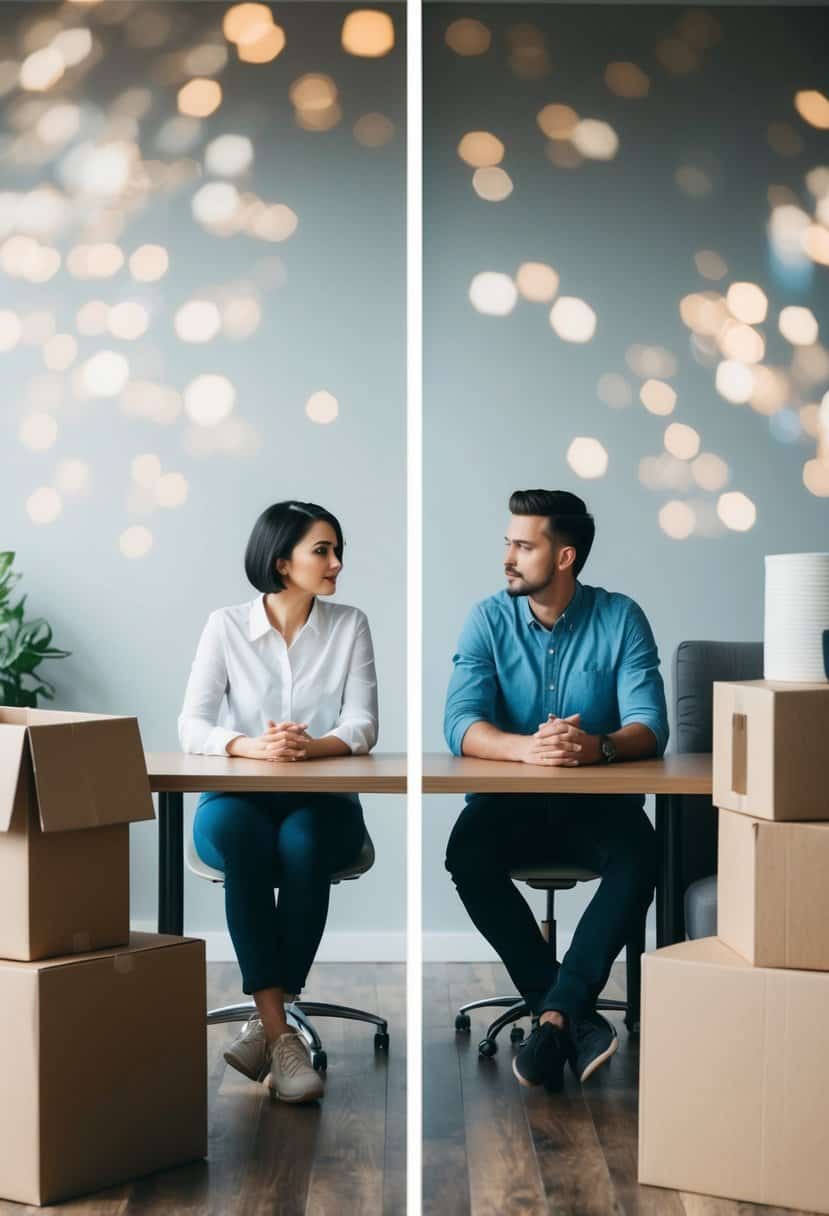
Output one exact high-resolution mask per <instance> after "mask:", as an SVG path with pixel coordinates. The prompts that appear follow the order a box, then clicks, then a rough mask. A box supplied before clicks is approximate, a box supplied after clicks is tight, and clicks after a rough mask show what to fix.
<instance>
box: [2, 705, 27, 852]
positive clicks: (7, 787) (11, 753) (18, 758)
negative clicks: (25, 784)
mask: <svg viewBox="0 0 829 1216" xmlns="http://www.w3.org/2000/svg"><path fill="white" fill-rule="evenodd" d="M25 747H26V727H25V726H11V725H4V726H3V728H2V729H1V730H0V832H7V831H8V830H9V824H10V823H11V821H12V813H13V811H14V803H15V798H16V796H17V783H18V781H19V780H20V766H21V764H22V762H23V756H24V751H25Z"/></svg>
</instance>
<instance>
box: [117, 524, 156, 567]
mask: <svg viewBox="0 0 829 1216" xmlns="http://www.w3.org/2000/svg"><path fill="white" fill-rule="evenodd" d="M152 547H153V534H152V532H151V531H150V529H149V528H145V527H144V525H143V524H134V525H133V526H132V527H131V528H127V529H126V530H125V531H124V532H122V533H121V535H120V536H119V537H118V548H119V549H120V550H121V553H122V554H123V556H124V557H128V558H131V559H134V558H139V557H146V556H147V554H148V553H149V552H150V550H151V549H152Z"/></svg>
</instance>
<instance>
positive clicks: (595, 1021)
mask: <svg viewBox="0 0 829 1216" xmlns="http://www.w3.org/2000/svg"><path fill="white" fill-rule="evenodd" d="M570 1035H571V1040H572V1050H571V1054H570V1065H571V1067H572V1069H573V1072H574V1073H575V1074H576V1076H577V1077H578V1079H579V1080H580V1081H586V1080H587V1078H588V1077H589V1076H591V1074H592V1073H594V1072H595V1071H596V1069H597V1068H600V1067H601V1065H602V1064H604V1062H605V1060H609V1059H610V1057H611V1056H612V1055H613V1053H614V1051H615V1050H616V1048H617V1047H618V1046H619V1036H618V1035H617V1033H616V1028H615V1026H611V1024H610V1022H608V1020H607V1018H603V1017H602V1015H601V1014H600V1013H596V1011H595V1010H594V1011H593V1013H589V1014H588V1015H587V1017H586V1018H582V1019H581V1020H580V1021H578V1022H576V1023H574V1025H573V1027H572V1030H571V1032H570Z"/></svg>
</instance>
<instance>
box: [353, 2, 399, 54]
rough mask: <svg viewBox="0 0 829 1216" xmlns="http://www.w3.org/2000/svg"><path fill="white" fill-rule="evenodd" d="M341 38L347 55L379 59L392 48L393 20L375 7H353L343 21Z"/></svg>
mask: <svg viewBox="0 0 829 1216" xmlns="http://www.w3.org/2000/svg"><path fill="white" fill-rule="evenodd" d="M341 39H342V45H343V50H344V51H347V53H348V54H349V55H359V56H361V57H363V58H366V59H379V58H381V57H382V56H383V55H388V53H389V51H391V50H393V49H394V22H393V21H392V19H391V17H390V16H389V15H388V13H381V12H380V11H379V10H377V9H355V10H354V11H353V12H350V13H349V14H348V15H347V17H346V19H345V21H344V22H343V28H342V35H341Z"/></svg>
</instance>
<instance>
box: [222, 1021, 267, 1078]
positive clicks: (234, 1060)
mask: <svg viewBox="0 0 829 1216" xmlns="http://www.w3.org/2000/svg"><path fill="white" fill-rule="evenodd" d="M224 1057H225V1059H226V1060H227V1062H228V1064H229V1065H230V1066H231V1068H235V1069H236V1070H237V1072H240V1073H242V1074H243V1076H246V1077H250V1079H251V1081H264V1080H265V1077H266V1076H267V1075H268V1069H269V1068H270V1066H271V1049H270V1045H269V1043H268V1040H267V1038H266V1037H265V1030H264V1027H263V1026H262V1022H261V1021H260V1018H259V1015H258V1014H254V1015H253V1017H252V1018H251V1019H250V1020H249V1021H247V1022H245V1024H244V1026H243V1027H242V1032H241V1034H239V1035H238V1036H237V1037H236V1038H235V1039H234V1040H233V1042H232V1043H231V1044H230V1046H229V1047H228V1048H227V1050H226V1051H225V1053H224Z"/></svg>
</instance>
